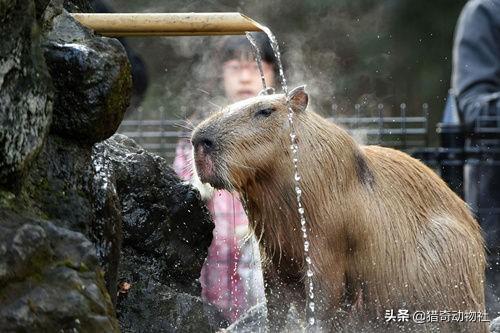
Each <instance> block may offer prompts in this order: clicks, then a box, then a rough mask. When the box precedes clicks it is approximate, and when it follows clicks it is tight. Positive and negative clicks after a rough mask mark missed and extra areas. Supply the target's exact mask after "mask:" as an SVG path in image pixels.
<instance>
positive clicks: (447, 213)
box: [193, 95, 487, 332]
mask: <svg viewBox="0 0 500 333" xmlns="http://www.w3.org/2000/svg"><path fill="white" fill-rule="evenodd" d="M269 106H272V107H274V108H275V109H276V111H275V112H274V113H273V114H272V115H271V116H269V117H268V118H266V119H259V118H257V117H256V116H255V112H256V111H258V110H259V109H261V108H263V107H269ZM286 116H287V110H286V106H285V98H284V96H282V95H275V96H271V97H269V96H267V97H257V98H255V99H252V100H249V101H246V102H245V103H240V104H237V105H236V106H235V105H233V106H230V107H229V108H228V109H226V110H224V111H222V112H220V113H218V114H215V115H214V116H212V117H211V118H210V119H208V120H207V121H205V122H204V123H202V124H200V126H199V127H198V128H197V129H196V130H195V132H194V134H193V137H195V136H197V135H198V136H199V135H201V134H200V133H204V135H209V136H212V137H213V138H214V140H215V142H216V143H217V147H216V148H217V149H216V150H215V151H214V152H213V154H212V158H213V160H214V163H215V164H216V166H217V168H218V169H217V170H216V173H217V174H218V176H219V177H221V178H223V179H225V180H224V181H223V182H221V184H222V183H226V184H227V183H230V187H231V188H233V189H235V190H237V191H239V192H240V193H241V194H242V197H243V198H245V201H246V202H245V205H246V206H247V209H248V211H249V214H250V216H249V220H250V224H251V226H252V228H253V229H254V231H255V233H256V235H257V238H260V239H261V246H262V248H263V251H264V253H265V255H266V257H267V258H269V263H270V265H268V268H267V271H266V280H267V283H268V285H269V286H270V289H271V290H270V291H269V290H268V292H270V293H271V294H269V293H268V303H269V305H270V312H271V313H270V315H271V316H272V315H273V314H272V312H273V311H279V310H280V307H283V306H284V304H290V302H292V301H296V302H298V303H299V304H300V302H302V301H303V300H304V299H305V291H304V286H303V277H304V273H305V270H304V250H303V247H304V245H303V239H302V233H301V231H300V223H299V217H298V213H297V204H296V199H295V191H294V182H293V174H292V164H291V157H290V148H289V146H290V138H289V128H288V123H287V118H286ZM294 124H295V126H296V132H297V134H298V145H299V156H300V161H299V171H300V174H301V176H302V179H301V181H300V184H301V188H302V193H303V194H302V202H303V205H304V207H305V211H306V218H307V223H308V227H309V228H310V231H309V238H310V243H311V246H310V254H311V257H312V260H313V269H314V273H315V275H314V282H315V287H316V289H317V291H316V304H317V306H316V307H317V308H318V309H319V311H320V313H319V316H320V317H322V318H323V319H324V320H325V321H328V320H331V323H330V324H325V327H330V329H333V328H337V329H339V328H342V327H346V326H349V325H351V326H352V325H356V324H355V322H356V320H359V319H360V318H363V321H365V322H366V321H367V320H369V319H370V320H373V321H374V322H375V323H376V324H377V325H375V326H376V327H379V328H381V330H382V331H389V330H390V329H395V330H397V329H396V328H397V326H396V324H395V323H390V324H389V325H388V326H384V313H385V311H386V310H388V309H394V310H395V311H396V313H397V310H398V309H408V310H410V313H412V311H413V310H422V311H426V310H429V311H430V310H437V311H438V312H439V311H442V310H448V311H452V310H469V311H484V292H483V279H484V268H485V259H484V257H485V254H484V246H483V245H484V244H483V239H482V236H481V231H480V228H479V226H478V224H477V222H476V221H475V220H474V219H473V217H472V216H471V214H470V212H469V210H468V208H467V207H466V204H465V203H464V202H463V201H462V200H461V199H460V198H459V197H458V196H456V195H455V194H454V193H453V192H452V191H451V190H450V189H449V188H448V187H447V185H446V184H445V183H444V182H443V181H442V180H441V179H440V178H439V177H438V176H437V175H436V174H435V173H434V172H433V171H431V170H430V169H429V168H427V167H426V166H425V165H423V164H422V163H420V162H419V161H417V160H415V159H413V158H411V157H410V156H408V155H406V154H404V153H402V152H399V151H396V150H393V149H388V148H382V147H378V146H360V145H358V144H357V143H356V142H355V141H354V140H353V139H352V138H351V137H350V136H349V135H348V134H347V132H346V131H344V130H343V129H341V128H339V127H337V126H336V125H334V124H332V123H331V122H329V121H327V120H325V119H323V118H322V117H320V116H319V115H317V114H315V113H314V112H310V111H302V112H300V111H299V112H295V115H294ZM207 133H208V134H207ZM202 180H203V179H202ZM204 181H210V179H204ZM273 288H275V292H274V295H272V294H273V290H272V289H273ZM277 291H279V292H277ZM280 297H281V298H280ZM273 299H274V300H273ZM302 305H303V304H302ZM302 305H301V306H302ZM279 316H281V317H283V316H284V313H281V314H279ZM279 316H278V317H279ZM377 317H378V318H377ZM281 319H282V320H283V318H281ZM277 320H278V321H279V318H278V319H277ZM353 323H354V324H353ZM328 325H329V326H328ZM391 325H392V326H391ZM438 326H439V325H438ZM439 327H440V329H441V332H462V331H463V332H487V325H486V324H477V323H471V324H467V323H458V324H457V323H455V324H453V323H452V324H450V323H441V324H440V326H439ZM415 329H421V330H427V329H430V326H423V325H420V326H416V328H415Z"/></svg>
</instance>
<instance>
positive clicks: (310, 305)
mask: <svg viewBox="0 0 500 333" xmlns="http://www.w3.org/2000/svg"><path fill="white" fill-rule="evenodd" d="M260 28H261V29H262V30H263V31H264V32H265V33H266V35H267V37H268V38H269V41H270V42H271V47H272V49H273V51H274V55H275V57H276V62H277V63H278V70H279V78H280V81H281V88H282V89H283V92H284V94H285V96H286V104H287V109H288V124H289V126H290V149H291V151H292V163H293V171H294V181H295V194H296V199H297V210H298V213H299V218H300V225H301V231H302V237H303V239H304V257H305V264H306V277H305V279H306V286H307V287H308V293H307V299H306V308H305V311H306V318H307V322H308V324H309V327H310V328H312V326H314V324H315V322H316V319H315V315H314V312H315V305H314V283H313V276H314V272H313V270H312V260H311V257H310V255H309V240H308V234H307V221H306V217H305V210H304V207H303V206H302V200H301V198H302V190H301V188H300V180H301V176H300V173H299V170H298V163H299V146H298V144H297V134H296V131H295V126H294V123H293V116H294V113H293V110H292V107H291V105H290V97H289V95H288V86H287V83H286V78H285V73H284V71H283V64H282V62H281V53H280V50H279V45H278V41H277V40H276V37H275V36H274V34H273V33H272V31H271V30H270V29H269V28H267V27H264V26H261V27H260ZM247 37H248V33H247ZM250 42H251V41H250ZM259 58H260V57H259Z"/></svg>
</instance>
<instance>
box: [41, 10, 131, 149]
mask: <svg viewBox="0 0 500 333" xmlns="http://www.w3.org/2000/svg"><path fill="white" fill-rule="evenodd" d="M44 54H45V58H46V60H47V65H48V68H49V72H50V75H51V77H52V80H53V83H54V88H55V91H56V97H55V101H54V121H53V125H52V128H51V130H52V132H54V133H56V134H58V135H60V136H62V137H65V138H67V139H70V140H76V141H80V142H83V143H95V142H99V141H102V140H104V139H106V138H108V137H110V136H111V135H112V134H113V133H115V132H116V130H117V128H118V126H119V125H120V122H121V121H122V119H123V116H124V114H125V111H126V109H127V106H128V103H129V99H130V92H131V88H132V80H131V74H130V64H129V62H128V58H127V55H126V53H125V49H124V48H123V46H122V45H121V44H120V42H119V41H118V40H116V39H114V38H106V37H98V36H94V35H93V33H92V32H91V31H89V30H88V29H86V28H84V27H82V26H81V25H80V24H79V23H77V22H76V21H75V20H74V19H73V18H72V17H71V16H70V15H69V14H68V13H67V12H63V13H62V14H61V15H59V16H57V17H56V18H55V19H54V21H53V27H52V30H51V31H50V32H49V33H48V34H47V39H46V41H45V42H44Z"/></svg>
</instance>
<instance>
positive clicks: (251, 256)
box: [173, 139, 263, 321]
mask: <svg viewBox="0 0 500 333" xmlns="http://www.w3.org/2000/svg"><path fill="white" fill-rule="evenodd" d="M191 151H192V146H191V143H190V142H189V141H188V140H186V139H183V140H180V141H179V143H178V145H177V148H176V156H175V160H174V164H173V168H174V170H175V172H176V173H177V174H178V175H179V177H181V178H182V179H184V180H189V179H191V177H192V175H193V172H192V168H193V166H192V155H191V154H192V153H191ZM207 207H208V209H209V210H210V212H211V213H212V217H213V220H214V223H215V229H214V232H213V240H212V244H211V245H210V247H209V249H208V257H207V260H206V261H205V264H204V266H203V268H202V271H201V277H200V281H201V286H202V298H203V299H204V300H206V301H208V302H209V303H212V304H214V305H215V306H217V307H218V308H219V309H220V310H221V312H222V313H223V314H224V316H225V317H226V318H227V319H228V320H230V321H234V320H236V319H237V318H238V317H239V316H240V315H241V314H242V313H243V312H245V311H246V310H247V309H248V308H249V307H251V306H253V305H255V304H256V303H257V302H259V301H262V300H263V299H262V298H263V290H262V289H263V286H262V282H261V281H262V279H261V278H260V279H259V275H260V276H261V270H260V265H257V266H255V260H257V261H258V260H259V258H255V257H256V255H255V248H254V247H252V246H243V247H242V245H243V238H244V237H245V236H246V234H247V232H248V219H247V217H246V214H245V211H244V209H243V206H242V205H241V202H240V200H239V198H238V196H237V195H233V194H231V193H229V192H227V191H223V190H220V191H216V192H215V194H214V196H213V197H212V199H210V200H209V201H208V202H207ZM247 243H248V242H247ZM245 252H246V253H245ZM257 256H258V253H257ZM242 275H244V279H243V278H242ZM256 277H257V278H256ZM244 280H245V281H244ZM255 281H257V283H256V282H255Z"/></svg>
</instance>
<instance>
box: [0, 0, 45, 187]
mask: <svg viewBox="0 0 500 333" xmlns="http://www.w3.org/2000/svg"><path fill="white" fill-rule="evenodd" d="M0 22H1V25H2V29H1V30H0V186H4V187H10V188H14V187H16V186H17V185H18V182H17V180H18V179H19V177H18V176H19V175H20V174H21V173H22V172H23V171H24V170H25V169H26V167H27V165H28V164H29V162H30V161H31V160H32V159H33V157H34V156H35V155H36V153H37V151H38V150H39V148H40V147H41V145H42V143H43V140H44V138H45V136H46V134H47V132H48V129H49V125H50V119H51V114H52V102H51V100H52V95H53V92H52V87H51V83H50V79H49V76H48V74H47V69H46V65H45V60H44V57H43V53H42V49H41V46H40V33H39V29H38V23H37V21H36V19H35V5H34V3H33V1H21V0H16V1H12V0H0Z"/></svg>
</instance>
